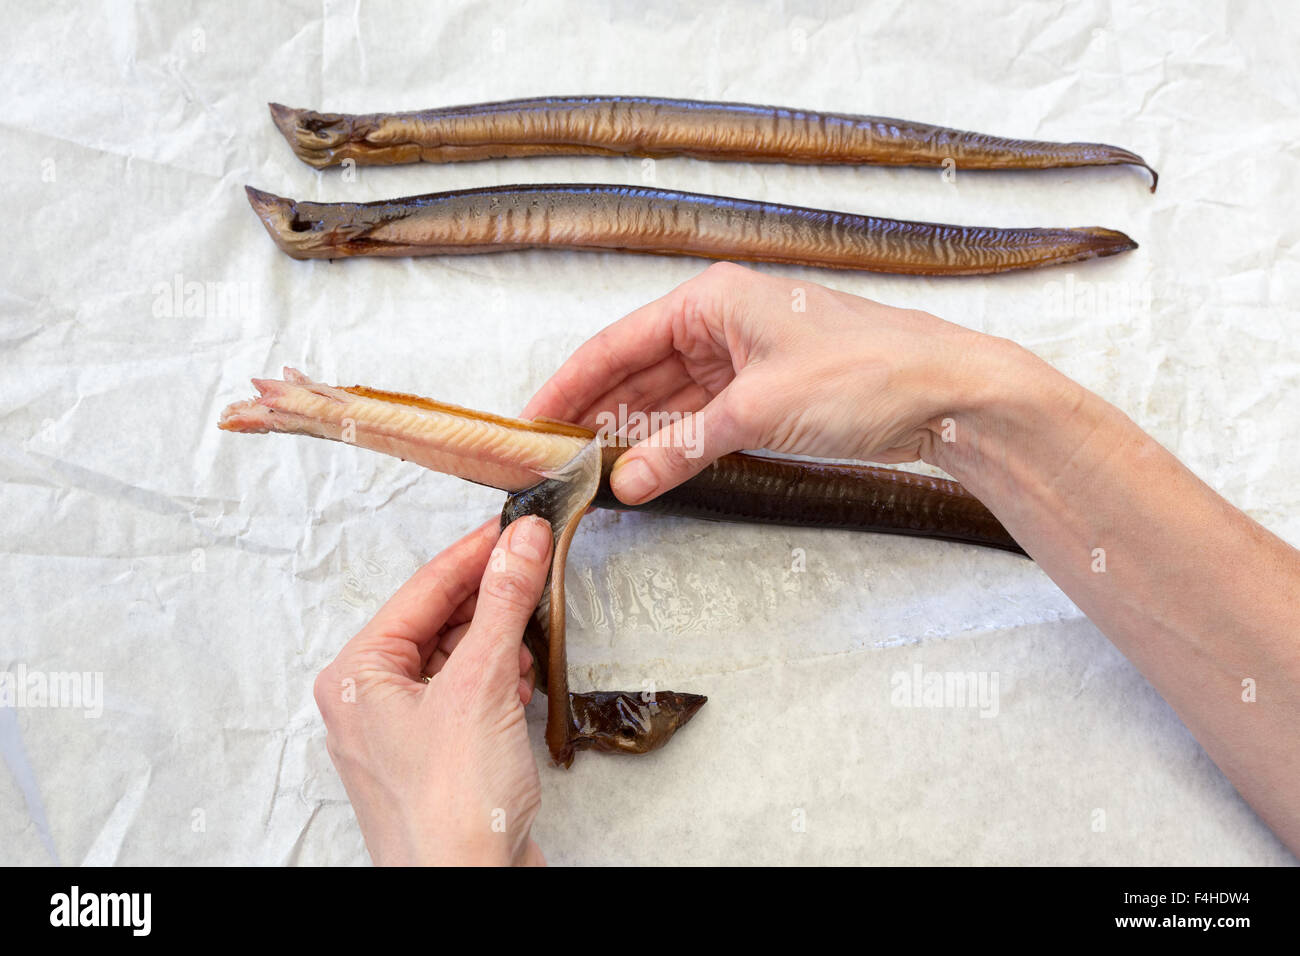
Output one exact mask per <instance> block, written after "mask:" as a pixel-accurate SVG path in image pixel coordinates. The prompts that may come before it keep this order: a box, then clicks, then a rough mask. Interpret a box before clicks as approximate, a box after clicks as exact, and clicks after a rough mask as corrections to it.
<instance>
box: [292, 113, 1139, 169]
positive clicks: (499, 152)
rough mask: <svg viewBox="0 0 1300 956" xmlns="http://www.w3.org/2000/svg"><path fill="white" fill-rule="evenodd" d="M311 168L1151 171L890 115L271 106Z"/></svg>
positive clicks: (1129, 157) (1099, 151)
mask: <svg viewBox="0 0 1300 956" xmlns="http://www.w3.org/2000/svg"><path fill="white" fill-rule="evenodd" d="M270 108H271V119H272V120H273V121H274V122H275V125H276V127H277V128H278V129H279V130H280V132H281V133H282V134H283V135H284V138H285V139H286V140H288V142H289V145H290V146H291V147H292V148H293V151H294V153H296V154H297V156H298V158H299V159H301V160H302V161H303V162H305V163H308V164H310V165H312V166H315V167H317V168H318V169H319V168H323V167H326V166H337V165H339V164H340V163H343V162H345V161H346V160H352V161H353V162H355V163H357V164H358V165H362V166H367V165H372V166H373V165H384V166H390V165H396V164H398V163H417V162H426V163H455V162H461V161H464V160H476V159H496V158H505V157H513V156H573V155H596V156H650V157H663V156H691V157H694V158H696V159H713V160H744V161H748V162H769V163H810V164H818V165H832V164H834V165H876V166H942V165H943V164H944V162H945V161H951V162H952V163H955V164H956V166H957V168H959V169H1052V168H1061V167H1071V166H1117V165H1133V166H1140V167H1142V168H1143V169H1145V170H1146V171H1147V172H1149V173H1150V174H1151V191H1152V192H1155V189H1156V181H1157V175H1156V171H1155V170H1154V169H1152V168H1151V167H1150V165H1148V164H1147V162H1146V160H1144V159H1143V158H1142V157H1141V156H1139V155H1137V154H1136V153H1134V152H1131V151H1129V150H1127V149H1121V148H1120V147H1118V146H1108V145H1106V144H1104V143H1054V142H1045V141H1042V140H1032V139H1008V138H1005V137H1001V136H988V135H986V134H984V133H971V132H967V131H965V130H959V129H951V128H948V127H944V126H932V125H931V124H929V123H913V122H910V121H908V120H900V119H891V118H889V117H884V116H855V115H852V114H847V113H821V112H813V111H811V110H796V109H787V108H785V107H780V106H756V105H753V104H749V103H711V102H702V101H699V100H677V99H662V98H659V97H650V96H548V97H536V98H533V99H522V100H507V101H504V102H498V103H477V104H473V105H470V106H452V107H445V108H442V109H429V110H416V111H413V112H406V113H364V114H356V113H318V112H315V111H313V110H303V109H292V108H290V107H287V106H281V105H280V104H279V103H271V104H270Z"/></svg>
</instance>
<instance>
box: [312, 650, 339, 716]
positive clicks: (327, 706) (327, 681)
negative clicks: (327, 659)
mask: <svg viewBox="0 0 1300 956" xmlns="http://www.w3.org/2000/svg"><path fill="white" fill-rule="evenodd" d="M312 696H314V697H315V698H316V709H317V710H319V711H320V712H321V716H322V717H324V718H325V719H326V720H327V721H328V720H329V718H330V715H331V714H332V713H333V712H334V703H335V701H336V700H337V699H338V696H339V695H338V677H337V674H336V671H335V670H334V665H333V664H330V665H329V666H328V667H326V668H325V669H324V670H323V671H321V672H320V673H319V674H317V675H316V680H315V682H314V683H313V684H312Z"/></svg>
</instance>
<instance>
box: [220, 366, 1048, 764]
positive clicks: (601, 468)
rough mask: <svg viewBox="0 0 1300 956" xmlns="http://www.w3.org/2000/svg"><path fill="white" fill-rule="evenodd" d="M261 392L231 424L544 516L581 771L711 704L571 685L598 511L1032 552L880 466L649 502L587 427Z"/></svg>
mask: <svg viewBox="0 0 1300 956" xmlns="http://www.w3.org/2000/svg"><path fill="white" fill-rule="evenodd" d="M253 384H254V386H255V387H256V388H257V391H258V392H259V397H257V398H255V399H250V400H247V401H242V402H236V403H234V404H232V405H230V406H229V407H228V408H226V410H225V411H224V412H223V413H222V416H221V421H220V427H221V428H223V429H225V430H227V431H235V432H249V433H262V432H285V433H289V434H300V435H312V436H315V437H317V438H328V439H333V440H335V441H343V442H346V443H348V444H353V445H358V446H360V447H362V448H368V449H371V450H373V451H380V452H384V453H385V454H389V455H393V456H396V457H399V458H402V459H404V460H408V461H412V462H414V463H416V464H419V465H423V466H424V467H426V468H430V469H432V470H434V471H439V472H443V473H445V474H450V475H455V476H457V477H460V478H464V479H467V480H469V481H474V482H477V483H479V484H483V485H488V486H491V487H493V488H498V489H501V490H502V491H506V492H508V493H509V497H508V498H507V500H506V504H505V507H504V508H503V510H502V517H501V521H502V527H503V528H504V527H505V526H506V525H508V524H509V523H510V522H511V521H514V520H515V519H517V518H519V517H522V516H523V515H528V514H535V515H539V516H541V517H544V518H546V519H547V520H548V521H549V522H550V523H551V528H552V531H553V534H554V539H555V549H554V556H553V558H552V564H551V573H550V579H549V582H548V585H547V592H546V593H545V594H544V595H543V597H542V601H541V603H540V604H539V606H538V609H537V613H536V614H535V615H534V617H533V620H532V621H531V622H530V624H529V626H528V628H527V629H526V631H525V634H524V640H525V642H526V644H527V645H528V648H529V650H530V651H531V652H532V655H533V660H534V662H535V667H536V677H537V682H536V684H537V688H538V689H539V690H541V691H542V692H543V693H545V694H546V695H547V722H546V742H547V747H548V749H549V750H550V753H551V757H552V759H553V760H554V761H555V762H556V763H557V764H558V765H560V766H566V767H567V766H569V765H570V764H571V763H572V761H573V756H574V753H575V752H576V751H578V750H584V749H594V750H599V751H605V752H613V753H647V752H649V751H651V750H655V749H657V748H658V747H661V746H663V745H664V744H665V743H666V742H667V741H668V739H669V738H670V737H672V735H673V734H674V733H676V732H677V730H679V729H680V728H681V727H682V726H683V725H685V724H686V722H687V721H689V720H690V719H691V717H693V716H694V715H695V713H696V712H697V711H698V710H699V709H700V707H701V706H702V705H703V704H704V702H705V698H704V697H703V696H701V695H698V694H687V693H679V692H675V691H658V692H656V693H653V694H643V693H638V692H610V691H597V692H592V693H585V694H573V693H570V692H569V690H568V674H567V664H566V655H565V603H564V571H565V562H566V558H567V556H568V552H569V546H570V544H571V542H572V540H573V534H574V532H575V531H576V529H577V527H578V523H579V522H580V521H581V519H582V516H583V514H584V513H585V512H586V510H587V508H588V507H592V506H594V507H598V508H613V509H619V510H630V511H649V512H654V513H659V514H670V515H684V516H688V517H695V518H705V519H710V520H716V521H743V522H754V523H763V524H780V525H799V526H803V527H819V528H840V529H849V530H858V531H878V532H884V533H887V534H903V535H916V536H920V537H928V538H941V539H944V540H949V541H958V542H963V543H966V544H974V545H981V546H983V547H987V548H995V549H999V550H1003V551H1010V552H1014V553H1017V554H1024V551H1023V550H1022V549H1021V548H1020V546H1019V545H1018V544H1017V543H1016V542H1015V540H1014V539H1013V538H1012V537H1011V535H1010V534H1008V533H1007V531H1006V529H1005V528H1003V527H1002V525H1001V524H1000V523H999V522H998V520H997V518H995V517H994V516H993V515H992V514H991V513H990V512H989V511H988V509H986V508H985V507H984V506H983V505H982V504H980V503H979V501H977V500H976V499H975V498H974V497H973V496H972V495H971V494H970V493H969V492H967V491H965V490H964V489H963V488H962V487H961V486H960V485H958V484H957V483H956V482H953V481H947V480H944V479H941V478H931V477H927V476H923V475H917V474H913V473H910V472H905V471H899V470H896V469H889V468H878V467H874V466H870V465H850V464H838V463H825V462H814V461H803V460H794V459H781V458H769V457H766V456H759V455H750V454H744V453H736V454H730V455H724V456H723V457H722V458H719V459H718V460H717V461H715V462H714V463H712V464H711V465H710V466H709V467H708V468H706V469H705V470H704V471H702V472H701V473H700V474H699V475H697V476H696V477H694V478H692V479H690V480H689V481H687V482H685V483H684V484H682V485H679V486H678V487H677V488H674V489H673V490H672V491H669V492H667V493H665V494H663V495H661V496H659V497H658V498H655V499H653V500H652V501H649V502H647V503H646V504H644V505H639V506H629V505H625V504H623V503H622V502H620V501H618V499H617V498H615V497H614V495H613V492H612V491H611V490H610V487H609V476H610V472H611V471H612V469H613V466H614V462H615V461H617V459H618V457H619V456H620V455H621V454H622V453H623V451H624V450H625V448H626V446H625V445H621V444H619V443H618V441H617V439H614V440H612V441H611V440H609V438H608V436H602V435H597V434H596V433H594V432H592V431H590V430H589V429H586V428H581V427H579V426H577V425H570V424H565V423H561V422H552V421H547V420H540V421H523V420H520V419H513V418H504V417H501V416H497V415H489V414H485V413H483V412H476V411H471V410H469V409H465V408H459V407H457V406H455V405H447V404H443V403H441V402H435V401H432V400H430V399H426V398H420V397H418V396H414V395H406V394H400V393H396V392H384V391H379V390H376V389H371V388H364V387H361V386H353V387H349V388H342V387H336V386H330V385H322V384H320V383H318V382H313V381H312V380H311V379H309V378H307V377H306V376H305V375H302V374H301V373H299V372H295V371H294V370H293V369H285V370H284V379H283V380H267V379H254V380H253Z"/></svg>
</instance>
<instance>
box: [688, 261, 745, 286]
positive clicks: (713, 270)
mask: <svg viewBox="0 0 1300 956" xmlns="http://www.w3.org/2000/svg"><path fill="white" fill-rule="evenodd" d="M747 272H749V270H748V269H746V268H745V267H744V266H742V265H739V264H737V263H735V262H727V261H725V260H724V261H720V262H715V263H713V264H712V265H710V266H709V267H708V268H707V269H705V270H704V271H703V272H701V273H700V276H701V277H702V278H707V279H708V281H710V282H721V283H724V284H725V283H730V282H733V281H735V280H736V279H739V278H740V277H741V276H743V275H745V273H747Z"/></svg>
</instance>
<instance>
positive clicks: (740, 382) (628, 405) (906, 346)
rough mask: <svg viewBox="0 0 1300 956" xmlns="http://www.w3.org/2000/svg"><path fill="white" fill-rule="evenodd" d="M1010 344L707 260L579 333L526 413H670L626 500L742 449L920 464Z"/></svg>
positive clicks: (618, 469)
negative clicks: (594, 329)
mask: <svg viewBox="0 0 1300 956" xmlns="http://www.w3.org/2000/svg"><path fill="white" fill-rule="evenodd" d="M1009 345H1010V343H1006V342H1004V341H1003V340H1000V339H995V338H992V337H991V336H986V335H982V334H980V333H976V332H972V331H970V330H968V329H964V328H962V327H960V326H957V325H953V324H951V323H949V322H945V321H943V320H942V319H939V318H936V317H935V316H933V315H930V314H928V313H926V312H918V311H911V310H906V309H896V308H891V307H889V306H886V305H881V304H880V303H878V302H872V301H870V300H868V299H863V298H859V297H858V296H853V295H848V294H845V293H841V292H835V291H833V290H831V289H827V288H825V287H824V286H819V285H816V284H814V283H811V282H805V281H799V280H794V279H786V278H780V277H777V276H771V275H767V274H764V273H761V272H756V271H754V270H752V269H747V268H744V267H742V266H738V265H734V264H732V263H717V264H715V265H712V266H710V267H709V268H708V269H706V270H705V271H704V272H703V273H701V274H700V275H698V276H696V277H695V278H693V279H691V280H690V281H688V282H685V283H683V284H682V285H680V286H678V287H677V288H676V289H674V290H673V291H672V292H670V293H669V294H668V295H666V296H664V297H663V298H661V299H659V300H657V301H655V302H652V303H650V304H649V305H647V306H644V307H642V308H640V309H637V310H636V311H635V312H633V313H631V314H630V315H628V316H626V317H625V318H623V319H620V320H619V321H618V322H615V323H614V324H613V325H611V326H609V327H608V328H606V329H605V330H604V331H602V332H600V333H598V334H597V335H596V336H595V337H593V338H592V339H590V340H589V341H588V342H586V343H585V344H584V345H583V346H582V347H581V348H579V349H578V350H577V351H576V352H575V353H574V354H573V355H572V356H571V357H570V358H569V360H568V361H567V362H565V363H564V365H562V366H561V367H560V369H559V371H557V372H556V373H555V375H553V376H552V377H551V379H550V381H548V382H547V383H546V384H545V385H544V386H543V387H542V389H541V390H540V391H539V392H538V393H537V395H536V396H534V398H533V400H532V401H531V402H529V403H528V406H527V408H526V409H525V411H524V416H525V417H528V418H535V417H548V418H555V419H561V420H564V421H570V422H574V423H576V424H581V425H586V426H588V427H591V428H596V427H597V426H598V422H599V419H598V417H597V416H598V414H599V413H602V412H615V413H617V412H618V411H619V410H620V406H624V407H625V414H626V415H629V416H630V415H633V414H635V413H637V412H642V413H645V414H647V415H649V414H651V413H656V412H658V413H663V412H667V413H676V415H674V416H673V419H675V420H672V419H670V423H669V424H668V425H666V426H665V427H663V428H662V429H660V430H659V431H657V432H655V433H654V434H651V435H650V436H649V437H647V438H645V439H644V440H642V441H640V442H638V443H637V444H636V445H635V446H634V447H633V448H632V449H630V450H629V451H628V452H626V453H625V454H624V455H623V456H622V457H621V458H620V459H619V461H618V464H617V465H616V466H615V469H614V472H613V474H612V476H611V485H612V487H613V490H614V493H615V494H616V495H617V496H618V498H619V499H620V500H622V501H623V502H624V503H626V504H640V503H641V502H643V501H646V500H648V499H650V498H653V497H655V496H656V495H659V494H662V493H663V492H665V491H667V490H668V489H670V488H673V487H675V486H676V485H679V484H681V483H682V482H683V481H685V480H686V479H688V478H690V477H691V476H693V475H695V474H696V473H698V472H700V471H702V470H703V469H704V468H705V467H706V466H707V465H708V464H709V463H710V462H712V461H714V460H715V459H717V458H719V457H720V456H722V455H725V454H727V453H728V452H733V451H737V450H740V449H745V448H766V449H769V450H771V451H779V452H785V453H788V454H797V455H809V456H815V457H820V458H852V459H858V460H862V461H877V462H903V461H915V460H917V459H925V460H927V461H930V460H931V455H932V452H933V451H934V448H935V444H936V442H937V441H939V439H940V435H941V432H942V430H943V427H944V424H943V423H944V419H945V417H946V416H948V415H949V414H954V413H955V412H956V411H957V409H958V407H959V403H960V407H961V408H963V409H968V408H971V407H972V406H973V405H976V404H978V402H979V401H980V396H981V395H982V394H983V392H984V386H985V384H986V383H987V382H988V381H989V378H990V371H989V369H990V365H989V362H988V358H989V357H990V356H991V355H993V354H996V353H997V352H998V350H999V348H1001V347H1004V346H1009ZM994 377H996V376H994ZM692 413H693V418H692ZM679 416H686V417H685V418H682V417H679Z"/></svg>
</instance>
